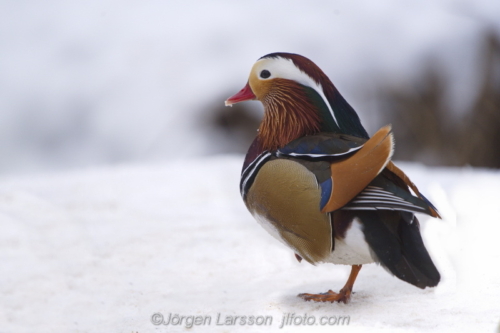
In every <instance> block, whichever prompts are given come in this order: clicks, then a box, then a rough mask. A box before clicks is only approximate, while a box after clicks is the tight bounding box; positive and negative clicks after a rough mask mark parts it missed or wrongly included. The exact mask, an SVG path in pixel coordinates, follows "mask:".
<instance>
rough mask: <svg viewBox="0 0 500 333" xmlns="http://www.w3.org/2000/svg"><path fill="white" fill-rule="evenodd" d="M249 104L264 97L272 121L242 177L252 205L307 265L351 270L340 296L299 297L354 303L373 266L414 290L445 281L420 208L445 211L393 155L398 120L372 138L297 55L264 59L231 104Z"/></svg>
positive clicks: (260, 134)
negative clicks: (360, 279) (423, 230)
mask: <svg viewBox="0 0 500 333" xmlns="http://www.w3.org/2000/svg"><path fill="white" fill-rule="evenodd" d="M247 100H259V101H260V102H262V104H263V106H264V117H263V120H262V122H261V124H260V127H259V130H258V135H257V137H256V138H255V140H254V141H253V143H252V144H251V146H250V148H249V150H248V152H247V154H246V157H245V160H244V164H243V170H242V173H241V181H240V191H241V195H242V197H243V200H244V202H245V205H246V207H247V208H248V210H249V211H250V213H251V214H252V215H253V216H254V218H255V219H256V220H257V221H258V222H259V223H260V224H261V225H262V226H263V227H264V228H265V229H266V230H267V231H268V232H269V233H270V234H271V235H273V236H274V237H276V238H277V239H278V240H280V241H281V242H283V243H284V244H285V245H287V246H288V247H289V248H291V249H292V250H293V251H294V252H295V256H296V258H297V260H298V261H299V262H300V261H301V260H302V259H304V260H306V261H307V262H309V263H311V264H313V265H315V264H317V263H334V264H344V265H351V266H352V267H351V273H350V275H349V278H348V280H347V282H346V284H345V286H344V287H343V288H342V289H341V290H340V291H339V292H338V293H336V292H333V291H332V290H329V291H328V292H326V293H319V294H299V295H298V296H299V297H301V298H303V299H305V300H311V301H318V302H344V303H347V302H348V301H349V299H350V297H351V293H352V288H353V285H354V281H355V280H356V277H357V275H358V273H359V271H360V270H361V266H362V265H363V264H369V263H373V262H376V263H379V264H381V265H382V266H383V267H385V268H386V269H387V270H388V271H389V272H390V273H392V274H393V275H395V276H396V277H398V278H399V279H401V280H403V281H406V282H408V283H410V284H412V285H414V286H416V287H419V288H422V289H423V288H425V287H433V286H436V285H437V284H438V282H439V280H440V275H439V272H438V270H437V269H436V267H435V265H434V263H433V262H432V260H431V258H430V256H429V253H428V252H427V250H426V248H425V246H424V243H423V241H422V237H421V235H420V230H419V229H420V227H419V222H418V220H417V218H416V217H415V213H423V214H427V215H430V216H433V217H439V213H438V212H437V209H436V208H435V207H434V206H433V205H432V204H431V202H430V201H429V200H427V199H426V198H425V197H424V196H423V195H422V194H421V193H420V192H419V190H418V188H417V187H416V186H415V185H414V184H413V183H412V182H411V181H410V179H409V178H408V177H407V176H406V175H405V174H404V172H403V171H402V170H400V169H399V168H398V167H397V166H396V165H394V163H393V162H392V161H391V156H392V154H393V151H394V138H393V134H392V131H391V127H390V126H386V127H383V128H381V129H380V130H379V131H377V132H376V133H375V134H374V135H373V136H372V137H371V138H370V137H369V135H368V133H367V132H366V130H365V129H364V127H363V126H362V125H361V122H360V119H359V117H358V115H357V114H356V112H355V111H354V109H353V108H352V107H351V106H350V105H349V104H348V103H347V101H346V100H345V99H344V98H343V97H342V95H340V93H339V92H338V90H337V89H336V88H335V86H334V85H333V83H332V82H331V81H330V79H329V78H328V77H327V76H326V75H325V74H324V73H323V71H322V70H321V69H320V68H319V67H318V66H317V65H316V64H314V63H313V62H312V61H311V60H309V59H307V58H305V57H303V56H300V55H298V54H290V53H272V54H268V55H265V56H263V57H262V58H260V59H259V60H258V61H257V62H256V63H255V64H254V65H253V67H252V69H251V71H250V77H249V79H248V82H247V84H246V85H245V87H244V88H243V89H241V91H239V92H238V93H237V94H235V95H234V96H232V97H230V98H228V99H227V100H226V105H227V106H231V105H232V104H235V103H239V102H243V101H247Z"/></svg>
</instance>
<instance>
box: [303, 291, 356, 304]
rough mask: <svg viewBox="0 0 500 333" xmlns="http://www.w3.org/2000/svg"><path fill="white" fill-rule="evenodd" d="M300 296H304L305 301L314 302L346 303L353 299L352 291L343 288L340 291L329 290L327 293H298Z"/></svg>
mask: <svg viewBox="0 0 500 333" xmlns="http://www.w3.org/2000/svg"><path fill="white" fill-rule="evenodd" d="M297 296H298V297H300V298H302V299H303V300H305V301H314V302H331V303H333V302H339V303H340V302H342V303H344V304H346V303H347V302H349V300H350V299H351V291H350V290H349V289H348V290H344V289H341V290H340V291H339V292H338V293H336V292H334V291H332V290H328V291H327V292H326V293H320V294H298V295H297Z"/></svg>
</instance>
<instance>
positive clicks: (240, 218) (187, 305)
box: [0, 156, 500, 332]
mask: <svg viewBox="0 0 500 333" xmlns="http://www.w3.org/2000/svg"><path fill="white" fill-rule="evenodd" d="M241 163H242V157H241V156H226V157H214V158H206V159H190V160H183V161H176V162H171V163H168V164H157V165H123V166H117V167H114V168H102V169H96V168H94V169H88V170H81V171H75V172H69V173H64V174H59V175H39V176H23V177H19V178H16V179H13V178H10V179H7V178H5V179H2V180H0V227H1V230H2V232H1V233H0V294H1V295H2V297H1V298H0V309H1V311H0V327H1V329H0V330H1V331H5V332H32V331H37V332H172V331H179V332H183V331H192V332H239V331H245V332H250V331H252V332H253V331H261V332H271V331H277V330H279V327H280V325H281V321H282V318H283V316H284V315H285V316H287V315H288V316H289V317H288V318H291V317H290V316H292V314H293V316H295V317H302V318H303V317H304V315H307V316H309V317H314V319H315V320H316V322H317V323H318V324H319V321H320V319H321V318H323V317H325V318H329V319H330V320H332V319H331V318H334V319H335V320H339V322H340V319H341V318H346V316H347V317H348V318H349V320H348V323H349V325H347V324H346V325H340V326H339V325H335V326H330V325H326V326H322V325H314V326H311V327H305V326H286V327H285V329H283V330H282V331H290V330H295V329H302V330H307V331H323V330H325V331H326V330H328V331H332V330H337V331H349V332H358V331H359V332H364V331H366V330H367V329H369V330H370V331H387V330H389V331H391V332H403V331H404V332H422V331H440V332H441V331H449V332H471V331H477V332H487V331H490V332H491V331H492V330H494V329H495V327H496V325H498V322H499V320H500V317H499V314H498V299H500V271H499V270H498V268H497V263H498V262H500V255H499V251H498V234H499V231H500V227H499V224H498V221H497V220H498V216H500V205H498V194H497V191H498V188H500V173H499V172H496V171H490V170H473V169H429V168H426V167H423V166H420V165H414V164H404V163H402V164H399V165H400V166H401V167H402V168H403V169H404V170H406V171H407V172H408V174H409V175H410V176H411V177H412V179H413V180H414V181H415V182H416V183H417V184H418V185H419V187H420V188H421V190H422V191H423V192H424V193H426V194H428V197H429V199H431V200H432V201H433V202H434V203H435V204H436V205H437V206H438V207H439V208H440V211H441V213H442V215H443V217H444V219H443V220H441V221H439V220H429V219H427V218H426V217H421V222H422V230H423V235H424V238H425V241H426V243H427V246H428V248H429V250H430V252H431V255H432V256H433V258H434V259H435V262H436V264H437V266H438V267H439V269H440V271H441V274H442V277H443V279H442V282H441V283H440V285H439V286H438V287H437V288H434V289H426V290H420V289H417V288H415V287H413V286H411V285H409V284H406V283H404V282H402V281H400V280H398V279H396V278H394V277H392V276H391V275H389V274H388V273H387V272H386V271H384V269H383V268H381V267H380V266H377V265H374V264H372V265H365V266H364V267H363V269H362V270H361V273H360V275H359V277H358V280H357V282H356V285H355V292H356V293H355V294H354V296H353V298H352V302H351V303H350V304H347V305H344V304H330V303H328V304H315V303H311V302H304V301H302V300H301V299H299V298H297V297H296V295H297V294H298V293H300V292H323V291H326V290H328V289H333V290H338V289H339V288H341V287H342V285H343V284H344V282H345V279H346V278H347V275H348V273H349V268H348V267H347V266H334V265H329V264H328V265H320V266H317V267H314V266H311V265H309V264H307V263H304V262H303V263H301V264H299V263H298V262H297V261H296V260H295V258H294V256H293V253H292V252H291V251H289V250H288V249H286V248H285V247H283V246H282V245H281V244H280V243H278V242H277V241H276V240H275V239H273V238H272V237H271V236H269V235H268V234H267V233H266V232H265V231H264V230H263V229H261V227H260V226H259V225H258V224H257V223H256V222H255V221H254V220H253V219H252V217H251V216H250V214H249V213H248V212H247V211H246V209H245V207H244V205H243V203H242V201H241V199H240V197H239V193H238V181H239V172H240V166H241ZM155 313H161V314H162V315H163V316H164V320H167V319H168V318H169V316H170V317H171V316H175V315H176V314H177V315H179V316H184V317H185V318H184V319H183V324H182V325H176V326H173V325H172V324H170V325H168V326H166V325H160V326H156V325H153V323H152V322H151V317H152V315H153V314H155ZM219 314H220V318H219V321H218V322H217V316H218V315H219ZM236 315H237V316H248V317H247V318H246V323H247V324H246V325H242V324H241V317H240V318H239V319H238V320H239V321H238V320H237V322H236V325H234V326H226V325H218V324H220V323H221V322H224V321H225V319H226V318H227V317H229V318H233V319H234V317H230V316H236ZM158 316H159V315H156V317H155V320H158ZM189 316H201V317H200V318H201V319H203V320H205V319H206V318H210V319H211V322H210V324H208V323H207V322H206V321H205V325H202V326H198V325H194V324H195V323H196V322H195V317H191V319H189V318H188V317H189ZM250 316H254V319H256V320H257V319H258V318H271V319H272V323H269V321H268V322H267V323H268V324H269V325H267V326H266V325H260V326H259V325H256V324H255V323H254V325H251V326H250V325H249V322H250ZM259 316H262V317H259ZM171 318H173V317H171ZM177 318H180V317H177ZM201 319H200V320H201ZM172 320H173V319H172ZM177 320H178V319H177ZM189 320H191V321H189ZM309 320H310V319H309ZM188 322H190V323H192V324H193V327H192V328H190V329H189V328H186V326H189V325H186V323H188ZM296 322H298V321H297V320H296ZM198 323H199V322H198Z"/></svg>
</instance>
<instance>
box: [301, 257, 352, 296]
mask: <svg viewBox="0 0 500 333" xmlns="http://www.w3.org/2000/svg"><path fill="white" fill-rule="evenodd" d="M360 270H361V265H352V268H351V274H349V278H348V279H347V282H346V283H345V286H344V287H343V288H342V289H340V291H339V292H338V293H336V292H333V291H331V290H328V291H327V292H326V293H321V294H298V295H297V296H299V297H300V298H303V299H304V300H305V301H314V302H332V303H333V302H339V303H340V302H343V303H347V302H348V301H349V299H350V298H351V293H352V287H353V286H354V281H356V277H357V276H358V273H359V271H360Z"/></svg>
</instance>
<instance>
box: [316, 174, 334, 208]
mask: <svg viewBox="0 0 500 333" xmlns="http://www.w3.org/2000/svg"><path fill="white" fill-rule="evenodd" d="M332 185H333V183H332V179H331V178H328V179H327V180H325V181H324V182H322V183H321V184H320V185H319V186H320V187H321V201H320V203H319V210H320V211H321V210H322V209H323V207H325V205H326V204H327V202H328V200H330V196H331V195H332Z"/></svg>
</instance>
